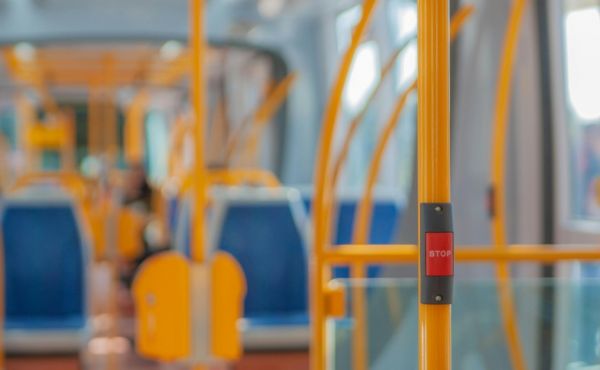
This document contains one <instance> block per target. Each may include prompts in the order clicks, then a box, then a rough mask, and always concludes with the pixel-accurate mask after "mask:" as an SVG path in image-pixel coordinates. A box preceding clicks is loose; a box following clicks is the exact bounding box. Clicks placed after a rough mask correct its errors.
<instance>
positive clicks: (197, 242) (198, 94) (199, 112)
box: [190, 0, 206, 263]
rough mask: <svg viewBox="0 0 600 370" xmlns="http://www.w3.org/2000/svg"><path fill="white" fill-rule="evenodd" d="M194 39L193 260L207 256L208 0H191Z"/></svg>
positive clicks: (191, 31)
mask: <svg viewBox="0 0 600 370" xmlns="http://www.w3.org/2000/svg"><path fill="white" fill-rule="evenodd" d="M190 6H191V12H190V15H191V19H190V25H191V29H190V42H191V50H192V83H191V94H190V96H191V99H192V101H191V104H192V107H193V110H194V131H193V134H194V154H195V158H194V173H193V184H194V228H193V233H192V234H193V243H192V260H193V261H194V262H199V263H201V262H203V261H204V259H205V248H204V243H205V235H204V232H205V209H204V207H205V205H206V174H205V172H206V168H205V162H204V116H205V105H204V104H205V102H204V100H205V98H204V53H205V40H204V21H203V20H204V0H190Z"/></svg>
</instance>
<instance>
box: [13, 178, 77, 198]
mask: <svg viewBox="0 0 600 370" xmlns="http://www.w3.org/2000/svg"><path fill="white" fill-rule="evenodd" d="M51 181H54V182H56V183H58V184H59V185H61V186H64V187H65V188H66V189H68V190H70V191H72V192H73V194H74V195H76V196H77V198H84V197H85V195H86V193H87V189H86V183H85V180H84V179H83V178H82V177H81V176H79V175H78V174H76V173H74V172H36V173H30V174H27V175H24V176H21V177H19V178H18V179H17V180H16V181H15V183H14V184H13V185H12V187H11V189H10V191H12V192H14V191H19V190H21V189H23V188H26V187H28V186H31V185H33V184H36V183H42V182H51Z"/></svg>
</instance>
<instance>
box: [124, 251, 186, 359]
mask: <svg viewBox="0 0 600 370" xmlns="http://www.w3.org/2000/svg"><path fill="white" fill-rule="evenodd" d="M133 297H134V302H135V308H136V317H137V327H136V343H137V352H138V353H139V354H140V355H141V356H144V357H147V358H151V359H155V360H159V361H177V360H183V359H186V358H188V357H189V356H190V354H191V320H190V304H191V302H190V266H189V264H188V262H187V260H186V259H185V258H184V257H183V256H181V255H180V254H178V253H175V252H169V253H161V254H159V255H156V256H154V257H151V258H149V259H148V260H147V261H146V262H144V264H143V265H142V268H141V269H140V272H139V273H138V276H137V277H136V279H135V282H134V286H133Z"/></svg>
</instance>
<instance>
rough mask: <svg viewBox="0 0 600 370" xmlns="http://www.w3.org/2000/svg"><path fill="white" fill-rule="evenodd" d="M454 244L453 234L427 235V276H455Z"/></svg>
mask: <svg viewBox="0 0 600 370" xmlns="http://www.w3.org/2000/svg"><path fill="white" fill-rule="evenodd" d="M453 244H454V234H453V233H448V232H444V233H431V232H430V233H425V247H426V250H425V252H426V256H425V259H426V261H425V268H426V274H427V276H453V275H454V259H453V253H454V246H453Z"/></svg>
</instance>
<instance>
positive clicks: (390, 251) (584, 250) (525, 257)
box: [323, 244, 600, 265]
mask: <svg viewBox="0 0 600 370" xmlns="http://www.w3.org/2000/svg"><path fill="white" fill-rule="evenodd" d="M594 247H596V248H597V249H593V248H594ZM550 248H554V249H550ZM455 253H456V255H455V258H456V261H457V262H461V263H483V262H492V263H497V262H540V263H558V262H566V261H580V262H592V261H600V245H598V246H591V245H577V244H573V245H567V244H565V245H542V244H515V245H508V246H507V249H502V250H501V249H497V248H491V247H490V246H468V247H462V248H457V249H456V251H455ZM323 258H324V261H325V263H327V264H330V265H351V264H354V263H363V264H403V263H416V262H417V258H418V249H417V246H416V245H368V244H363V245H356V244H350V245H340V246H338V247H337V248H335V249H331V250H328V251H326V252H325V253H324V256H323Z"/></svg>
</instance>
